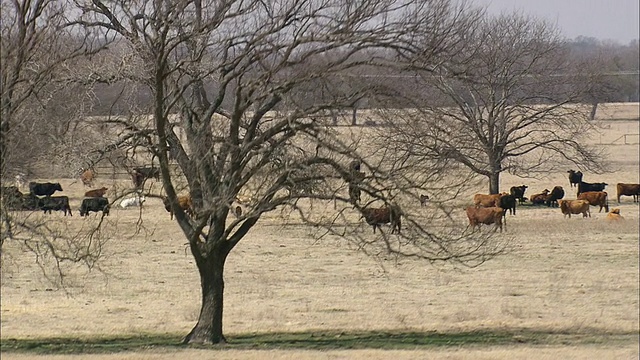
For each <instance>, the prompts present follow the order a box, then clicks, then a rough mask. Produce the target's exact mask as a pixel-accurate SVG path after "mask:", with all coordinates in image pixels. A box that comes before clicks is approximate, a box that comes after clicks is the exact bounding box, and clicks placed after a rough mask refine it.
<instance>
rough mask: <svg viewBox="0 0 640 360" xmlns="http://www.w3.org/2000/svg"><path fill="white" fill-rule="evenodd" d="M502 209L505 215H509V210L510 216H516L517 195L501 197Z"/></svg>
mask: <svg viewBox="0 0 640 360" xmlns="http://www.w3.org/2000/svg"><path fill="white" fill-rule="evenodd" d="M500 207H501V208H502V211H503V212H504V215H505V216H506V215H507V209H508V210H509V214H511V215H515V214H516V197H515V195H503V196H501V197H500Z"/></svg>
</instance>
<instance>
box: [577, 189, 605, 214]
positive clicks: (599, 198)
mask: <svg viewBox="0 0 640 360" xmlns="http://www.w3.org/2000/svg"><path fill="white" fill-rule="evenodd" d="M578 200H586V201H588V202H589V204H590V205H591V206H600V210H598V212H601V211H602V208H604V210H605V211H606V212H609V201H607V192H606V191H587V192H583V193H580V195H578Z"/></svg>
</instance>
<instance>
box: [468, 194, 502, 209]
mask: <svg viewBox="0 0 640 360" xmlns="http://www.w3.org/2000/svg"><path fill="white" fill-rule="evenodd" d="M504 195H506V193H502V194H491V195H487V194H475V195H473V203H474V204H475V205H476V207H480V206H481V207H494V206H500V198H501V197H502V196H504Z"/></svg>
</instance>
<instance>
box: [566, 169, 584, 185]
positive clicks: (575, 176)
mask: <svg viewBox="0 0 640 360" xmlns="http://www.w3.org/2000/svg"><path fill="white" fill-rule="evenodd" d="M567 172H568V173H569V185H570V186H571V187H573V186H574V185H575V186H578V184H580V183H581V182H582V172H580V171H573V170H569V171H567Z"/></svg>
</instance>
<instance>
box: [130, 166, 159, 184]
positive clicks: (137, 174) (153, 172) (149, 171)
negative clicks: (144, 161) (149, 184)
mask: <svg viewBox="0 0 640 360" xmlns="http://www.w3.org/2000/svg"><path fill="white" fill-rule="evenodd" d="M151 178H154V179H156V181H159V180H160V169H158V168H156V167H153V166H142V167H136V168H134V169H133V171H132V172H131V181H132V182H133V185H134V186H135V188H136V189H140V188H141V187H142V185H143V184H144V182H145V181H146V180H147V179H151Z"/></svg>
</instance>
